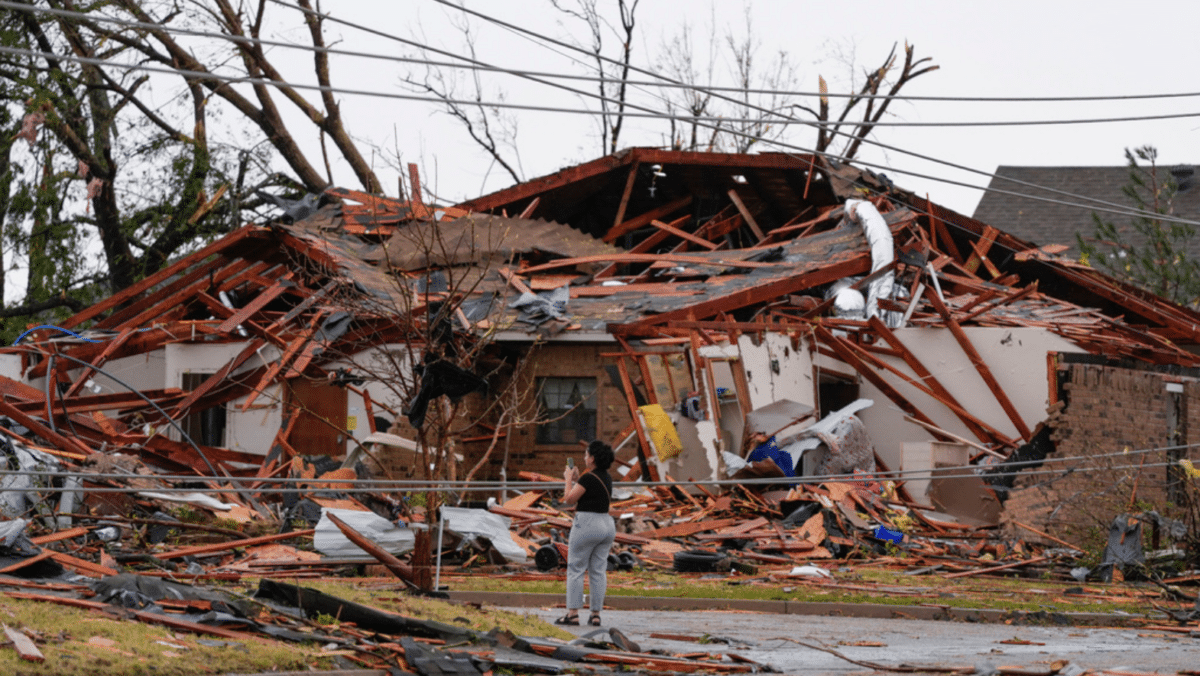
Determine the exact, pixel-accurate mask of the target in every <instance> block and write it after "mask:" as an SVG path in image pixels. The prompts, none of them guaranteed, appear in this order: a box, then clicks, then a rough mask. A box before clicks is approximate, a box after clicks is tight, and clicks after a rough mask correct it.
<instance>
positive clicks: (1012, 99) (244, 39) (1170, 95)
mask: <svg viewBox="0 0 1200 676" xmlns="http://www.w3.org/2000/svg"><path fill="white" fill-rule="evenodd" d="M278 4H284V3H282V2H281V3H278ZM443 4H449V3H443ZM284 6H286V7H288V8H289V9H297V8H295V7H291V6H289V5H284ZM0 8H3V9H13V10H17V11H25V12H36V13H40V14H46V15H52V16H61V17H68V18H82V19H88V20H91V21H97V22H102V23H110V24H113V25H118V26H125V27H128V28H144V29H151V30H162V31H165V32H168V33H172V34H175V35H190V36H194V37H204V38H217V39H223V40H227V41H229V42H234V43H238V44H253V45H265V46H269V47H282V48H285V49H295V50H299V51H307V52H315V53H322V54H331V55H337V56H352V57H357V58H364V59H374V60H381V61H392V62H396V63H413V64H419V65H429V66H437V67H439V68H455V69H459V70H478V71H485V72H495V73H503V74H511V75H520V76H534V77H548V78H556V79H561V80H579V81H584V82H611V81H612V80H611V78H601V77H596V76H592V75H580V74H578V73H560V72H554V71H539V70H524V69H514V68H502V67H499V66H492V65H486V64H470V63H460V62H452V61H432V60H429V59H418V58H414V57H406V56H397V55H390V54H378V53H374V52H362V51H357V50H350V49H338V48H333V47H317V46H315V45H314V46H309V45H301V44H296V43H291V42H284V41H280V40H270V39H267V38H254V37H248V36H244V35H230V34H228V33H214V32H210V31H201V30H196V29H191V28H182V27H179V26H168V25H166V24H159V23H152V22H145V21H135V20H129V19H119V18H117V17H112V16H104V15H97V14H95V13H87V12H78V11H72V10H65V9H58V8H54V7H33V6H30V5H26V4H23V3H18V2H11V1H10V0H0ZM456 9H461V8H458V7H456ZM413 45H414V46H416V47H417V48H418V49H427V46H423V45H419V44H416V43H413ZM623 82H625V83H626V84H628V85H631V86H645V87H661V88H666V89H698V90H703V91H711V92H732V93H741V94H769V95H778V96H795V97H813V98H815V97H825V98H846V99H860V100H893V101H945V102H959V103H1039V102H1047V103H1061V102H1088V101H1137V100H1155V99H1181V98H1196V97H1200V92H1167V93H1157V94H1112V95H1083V96H935V95H910V94H863V93H856V92H819V91H816V92H814V91H805V90H788V89H768V88H754V87H749V88H748V87H732V86H724V85H713V84H687V83H682V82H671V81H664V80H629V79H626V80H623Z"/></svg>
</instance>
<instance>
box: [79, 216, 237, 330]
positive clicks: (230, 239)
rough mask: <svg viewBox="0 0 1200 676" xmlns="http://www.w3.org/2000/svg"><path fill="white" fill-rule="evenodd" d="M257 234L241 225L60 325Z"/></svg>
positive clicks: (103, 308) (84, 317)
mask: <svg viewBox="0 0 1200 676" xmlns="http://www.w3.org/2000/svg"><path fill="white" fill-rule="evenodd" d="M259 234H261V231H260V230H259V229H258V228H255V227H253V226H249V225H247V226H243V227H241V228H239V229H238V230H235V231H233V232H232V233H230V234H228V235H226V236H224V237H222V238H221V239H218V240H217V241H215V242H213V243H212V244H209V245H208V246H206V247H204V248H203V249H201V250H199V251H197V252H195V253H193V254H191V255H190V256H186V257H184V258H181V259H180V260H179V261H177V262H175V263H173V264H171V265H169V266H167V267H165V268H163V269H161V270H159V271H158V272H156V273H154V274H152V275H150V276H148V277H146V278H145V279H143V280H141V281H140V282H138V283H136V284H134V285H133V286H130V287H129V288H127V289H123V290H121V291H119V292H117V293H115V294H113V295H112V296H111V297H110V298H107V299H105V300H103V301H101V302H99V303H97V304H95V305H93V306H91V307H89V308H87V309H85V310H84V311H82V312H79V313H77V314H75V315H73V316H71V317H69V318H68V319H66V320H65V321H64V322H63V323H62V324H61V325H60V326H62V327H63V328H68V329H69V328H72V327H75V326H78V325H80V324H82V323H83V322H86V321H88V320H90V319H92V318H94V317H98V316H99V315H101V314H103V313H105V312H107V311H109V310H110V309H112V308H114V307H117V306H118V305H120V304H122V303H124V302H125V301H127V300H132V299H133V298H134V297H136V296H137V295H139V294H141V293H143V292H145V291H147V290H148V289H151V288H153V287H154V286H155V285H157V284H160V283H162V282H164V281H166V280H168V279H170V278H171V277H173V276H175V275H177V274H179V273H181V272H183V271H184V270H186V269H188V268H189V267H191V266H193V265H196V264H197V263H200V262H201V261H203V260H204V259H205V258H208V257H209V256H211V255H213V254H216V253H219V252H222V251H224V250H226V249H228V248H229V247H232V246H234V245H236V244H238V243H239V242H241V241H242V240H244V239H247V238H249V237H251V236H256V235H259Z"/></svg>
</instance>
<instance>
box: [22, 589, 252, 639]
mask: <svg viewBox="0 0 1200 676" xmlns="http://www.w3.org/2000/svg"><path fill="white" fill-rule="evenodd" d="M2 593H3V594H4V595H5V596H7V597H9V598H14V599H23V600H26V601H43V602H47V603H57V604H59V605H63V606H72V607H75V608H84V609H86V610H98V611H101V612H109V611H111V610H112V606H110V605H108V604H107V603H101V602H99V601H88V600H87V599H75V598H70V597H67V596H52V595H50V594H31V593H29V592H14V591H6V592H2ZM122 612H126V613H129V614H131V615H133V616H134V617H136V618H137V619H139V620H141V621H142V622H147V623H150V624H162V625H166V626H168V627H171V628H172V629H182V630H184V631H190V632H192V633H193V634H208V635H210V636H219V637H221V638H228V639H232V640H235V641H256V642H260V643H270V642H271V641H269V640H268V639H264V638H260V637H258V636H255V635H253V634H246V633H243V632H240V631H231V630H229V629H222V628H221V627H213V626H209V625H207V624H200V623H199V622H189V621H188V620H182V619H179V618H175V617H171V616H170V615H159V614H158V613H150V612H146V611H144V610H134V609H132V608H126V609H123V611H122Z"/></svg>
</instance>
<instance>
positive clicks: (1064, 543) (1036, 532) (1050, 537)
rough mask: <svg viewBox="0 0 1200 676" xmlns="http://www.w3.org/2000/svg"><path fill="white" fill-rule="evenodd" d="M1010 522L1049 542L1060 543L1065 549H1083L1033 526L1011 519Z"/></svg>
mask: <svg viewBox="0 0 1200 676" xmlns="http://www.w3.org/2000/svg"><path fill="white" fill-rule="evenodd" d="M1012 524H1013V525H1014V526H1019V527H1021V528H1024V529H1025V530H1027V531H1029V532H1030V533H1033V534H1034V535H1038V536H1040V537H1044V538H1046V539H1047V540H1049V541H1051V542H1054V543H1057V544H1060V545H1062V546H1064V547H1066V548H1067V549H1074V550H1075V551H1077V552H1081V551H1083V550H1082V549H1080V548H1078V547H1076V546H1075V545H1073V544H1071V543H1070V542H1067V541H1066V540H1059V539H1058V538H1056V537H1054V536H1053V535H1050V534H1049V533H1046V532H1043V531H1040V530H1038V529H1036V528H1034V527H1033V526H1027V525H1025V524H1023V523H1021V522H1020V521H1013V522H1012Z"/></svg>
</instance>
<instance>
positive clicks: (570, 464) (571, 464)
mask: <svg viewBox="0 0 1200 676" xmlns="http://www.w3.org/2000/svg"><path fill="white" fill-rule="evenodd" d="M567 467H568V468H570V469H575V458H567Z"/></svg>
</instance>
